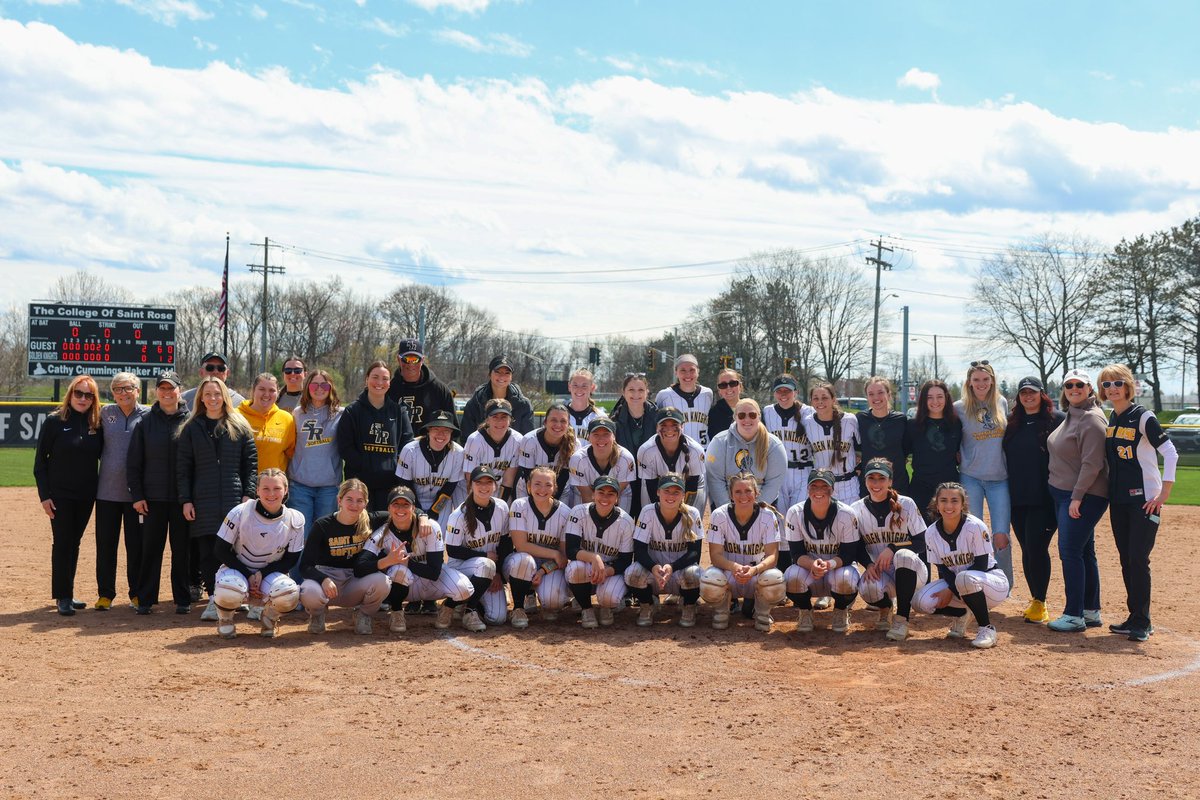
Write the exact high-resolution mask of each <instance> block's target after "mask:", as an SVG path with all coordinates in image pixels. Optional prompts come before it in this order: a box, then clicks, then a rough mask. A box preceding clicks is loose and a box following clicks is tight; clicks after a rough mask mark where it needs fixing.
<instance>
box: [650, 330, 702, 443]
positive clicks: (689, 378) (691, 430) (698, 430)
mask: <svg viewBox="0 0 1200 800" xmlns="http://www.w3.org/2000/svg"><path fill="white" fill-rule="evenodd" d="M654 405H655V406H657V407H658V408H666V407H667V406H673V407H675V408H678V409H679V410H680V411H682V412H683V419H684V423H683V434H684V436H689V437H691V438H692V439H695V440H696V441H697V442H699V443H700V444H701V445H702V446H704V447H708V413H709V411H710V410H711V409H712V405H713V392H712V389H710V388H708V387H707V386H701V385H700V361H699V360H698V359H697V358H696V357H695V356H694V355H692V354H691V353H684V354H683V355H681V356H679V358H677V359H675V383H673V384H671V385H670V386H668V387H667V388H666V389H660V390H659V392H658V394H657V395H656V396H655V398H654Z"/></svg>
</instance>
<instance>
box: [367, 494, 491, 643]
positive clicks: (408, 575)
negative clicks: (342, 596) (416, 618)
mask: <svg viewBox="0 0 1200 800" xmlns="http://www.w3.org/2000/svg"><path fill="white" fill-rule="evenodd" d="M445 555H446V553H445V544H444V542H443V539H442V529H441V527H440V526H439V525H438V524H437V523H436V522H434V521H433V520H427V521H426V524H425V525H422V524H421V519H420V518H419V517H418V516H417V514H416V495H415V493H414V492H413V490H412V489H410V488H409V487H407V486H397V487H396V488H395V489H392V491H391V492H389V493H388V519H387V521H386V522H384V524H383V525H381V526H380V527H379V528H378V529H376V530H375V531H374V532H373V533H372V534H371V538H369V539H367V541H366V543H365V544H364V545H363V549H362V553H361V554H360V555H359V558H358V563H357V564H355V574H356V575H357V574H359V573H360V572H365V573H367V574H372V575H380V576H384V575H386V576H387V579H388V580H389V581H390V588H389V591H388V595H387V597H388V605H390V606H391V608H392V611H391V614H390V615H389V617H388V627H389V628H390V629H391V630H392V632H393V633H403V632H404V631H405V630H407V629H408V623H407V620H406V619H405V616H404V602H405V601H406V600H411V601H413V602H425V601H433V600H441V599H448V600H451V601H454V602H459V603H463V602H466V601H467V600H469V599H470V598H471V595H472V594H474V592H475V587H474V586H473V585H472V584H471V580H470V579H469V578H468V577H467V576H466V575H464V574H463V573H461V572H459V571H458V570H456V569H454V568H452V567H448V566H446V565H445V564H444V560H445ZM434 627H436V628H439V629H442V630H444V629H445V628H448V627H450V623H449V621H448V620H444V619H442V616H441V615H440V614H439V616H438V619H437V620H436V621H435V622H434ZM368 632H369V631H368Z"/></svg>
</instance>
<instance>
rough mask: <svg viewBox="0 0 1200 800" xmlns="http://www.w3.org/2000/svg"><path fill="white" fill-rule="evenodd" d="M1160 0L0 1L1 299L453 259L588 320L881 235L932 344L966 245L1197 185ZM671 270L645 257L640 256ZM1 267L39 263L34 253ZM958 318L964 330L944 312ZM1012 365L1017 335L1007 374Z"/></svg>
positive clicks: (459, 283) (1063, 225)
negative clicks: (263, 265) (87, 278)
mask: <svg viewBox="0 0 1200 800" xmlns="http://www.w3.org/2000/svg"><path fill="white" fill-rule="evenodd" d="M1198 24H1200V6H1197V5H1196V4H1194V3H1185V2H1157V3H1148V4H1126V3H1116V2H1100V3H1096V2H1090V3H1083V2H1062V3H1052V4H1049V3H1032V2H1012V3H1005V4H998V3H996V4H983V3H970V4H967V3H952V2H909V3H894V2H892V3H885V2H859V3H843V4H835V3H821V2H810V3H797V2H758V3H753V4H730V3H716V2H702V1H698V0H691V1H690V2H686V3H685V2H667V1H665V0H664V2H628V1H626V0H611V2H603V3H602V2H548V1H546V0H540V1H539V0H525V1H524V2H515V1H514V0H408V1H407V2H404V0H394V1H393V2H386V3H385V2H380V1H379V0H334V1H333V2H328V3H310V2H307V1H306V0H285V2H267V1H266V0H260V2H240V0H97V1H96V2H89V1H88V0H77V2H71V1H70V0H0V270H3V273H4V274H5V276H6V278H8V280H5V281H3V282H0V284H2V285H0V302H3V303H4V304H5V305H8V304H10V303H26V302H28V301H30V300H33V299H36V298H40V297H44V296H45V292H44V291H43V287H45V286H46V285H48V284H49V283H51V282H52V281H53V279H54V278H55V277H57V276H58V275H61V274H65V273H67V272H70V271H73V270H77V269H80V268H82V269H86V270H87V271H88V272H89V273H94V274H96V275H98V276H101V277H103V278H104V279H106V280H108V281H110V282H112V283H116V284H118V285H122V286H124V287H126V288H127V289H129V290H130V291H132V292H134V294H135V295H136V296H137V297H138V298H139V299H142V298H144V299H147V300H149V299H151V298H153V297H154V296H155V295H157V294H162V293H164V292H166V291H169V290H171V289H173V288H176V287H178V286H190V285H196V284H204V285H210V286H214V287H216V286H219V283H220V270H221V267H222V262H223V257H224V243H225V234H226V232H228V233H229V234H230V236H231V240H232V242H233V252H232V256H231V262H232V264H233V266H234V276H235V277H237V276H238V275H242V274H247V273H246V272H245V269H246V268H245V266H244V265H245V264H248V263H251V262H259V261H260V259H261V246H258V247H257V248H256V247H255V246H254V243H261V242H262V240H263V238H264V237H270V238H271V240H272V241H275V242H279V243H280V244H282V245H285V246H284V247H282V248H280V249H278V250H273V251H272V255H271V258H272V263H273V264H276V263H280V264H282V265H283V266H285V267H286V268H287V274H286V276H285V277H284V278H283V279H282V280H295V279H305V278H311V279H324V278H325V277H327V276H329V275H331V274H335V273H336V274H340V275H342V276H343V277H344V279H345V280H346V282H347V284H348V285H349V286H350V287H351V288H353V289H354V290H355V291H360V292H369V293H372V294H374V293H378V294H379V295H380V296H382V295H384V294H386V293H387V292H389V291H391V290H392V289H393V288H395V287H396V286H398V285H401V284H402V283H404V282H405V281H410V280H416V281H420V282H428V283H436V284H441V285H447V286H450V287H452V288H453V289H454V290H455V291H456V292H458V293H459V294H460V295H461V296H462V297H463V298H464V299H467V300H470V301H471V302H474V303H477V304H480V305H486V306H488V307H490V308H493V309H494V310H495V311H496V313H497V314H498V315H499V317H500V318H501V320H502V322H503V324H504V325H505V327H508V328H513V329H537V330H539V331H541V332H542V333H544V334H546V335H549V336H555V337H571V338H577V339H579V340H581V341H588V340H589V339H593V338H596V337H599V336H600V335H603V334H608V333H620V332H630V333H629V336H630V337H631V338H635V339H636V338H637V337H641V336H645V335H646V329H653V328H655V327H656V326H657V327H659V328H660V329H669V328H670V327H671V326H672V325H674V324H676V323H679V322H682V321H684V320H685V317H686V313H687V309H688V308H689V307H691V306H692V305H694V304H696V303H699V302H703V301H704V300H705V299H707V298H709V297H711V296H712V295H713V294H715V293H717V292H719V291H720V289H721V287H722V286H723V285H724V283H725V281H726V280H727V279H728V276H729V274H730V272H731V270H732V269H733V267H734V265H735V264H736V263H737V261H738V260H739V259H742V258H744V257H746V256H748V255H750V254H752V253H754V252H757V251H762V250H766V249H772V248H778V247H793V248H798V249H804V250H808V251H810V252H811V253H812V254H813V255H814V256H824V255H832V256H841V257H845V258H847V259H849V260H850V261H851V262H852V263H854V264H856V265H860V266H861V267H862V268H863V269H864V271H865V270H868V269H869V267H868V265H867V264H866V262H865V260H864V259H865V257H866V256H867V255H872V254H873V253H872V252H871V247H870V245H869V243H870V242H871V241H872V240H874V239H876V238H878V237H880V236H882V237H884V241H885V243H886V244H887V245H889V246H891V247H893V249H894V252H893V254H892V255H891V257H890V258H891V260H892V261H893V262H894V269H893V270H892V271H891V272H889V273H886V274H885V275H884V279H883V280H884V286H885V292H884V294H885V300H884V303H883V306H882V307H883V312H884V319H883V322H882V324H881V327H882V329H883V330H884V331H885V333H884V334H883V335H882V336H881V343H882V345H883V346H885V347H889V348H892V349H897V350H898V349H899V336H898V335H896V334H894V333H892V332H893V331H898V330H899V325H900V323H899V319H898V313H899V309H900V307H901V306H905V305H906V306H908V307H909V309H910V314H911V329H912V332H913V333H914V335H919V336H920V337H921V341H917V342H914V343H913V345H912V347H913V352H914V355H919V354H921V353H923V352H925V351H928V350H930V349H931V347H930V345H929V344H928V340H929V337H930V336H931V335H932V334H937V335H938V336H939V345H940V347H939V350H940V355H942V357H943V358H944V359H946V360H947V361H949V362H950V364H951V366H952V368H953V369H956V370H957V369H958V368H959V367H960V366H964V365H965V363H966V361H968V360H970V359H971V358H972V357H973V356H974V355H975V352H976V348H977V345H976V344H975V342H976V339H974V338H971V337H974V336H977V335H978V331H976V330H975V327H974V325H973V323H972V319H971V313H970V311H971V310H970V304H969V302H968V300H969V297H970V296H971V293H972V290H973V285H974V280H975V273H976V271H977V270H978V268H979V266H980V264H981V263H982V262H983V260H984V259H986V258H987V257H989V256H990V255H991V254H994V253H996V252H999V251H1002V250H1003V249H1004V248H1005V247H1008V246H1010V245H1013V244H1018V245H1019V244H1020V243H1021V242H1024V241H1027V240H1028V238H1029V237H1031V236H1036V235H1038V234H1041V233H1047V232H1054V233H1058V234H1071V235H1074V234H1078V235H1080V236H1083V237H1089V238H1091V239H1093V240H1095V242H1096V243H1097V244H1098V245H1099V246H1101V247H1107V246H1111V245H1112V244H1114V243H1115V242H1116V241H1118V240H1119V239H1120V238H1121V237H1133V236H1137V235H1138V234H1140V233H1148V232H1151V231H1154V230H1158V229H1161V228H1166V227H1170V226H1171V225H1175V224H1178V223H1181V222H1183V221H1184V220H1186V219H1188V218H1190V217H1194V216H1196V215H1197V214H1198V213H1200V158H1197V157H1196V155H1195V154H1196V153H1197V152H1198V151H1200V56H1198V55H1197V48H1196V47H1195V46H1194V41H1193V32H1194V31H1195V30H1196V29H1197V27H1198ZM660 267H667V268H668V269H651V268H660ZM22 276H36V280H26V279H24V278H23V277H22ZM955 337H962V338H955ZM1003 371H1008V372H1010V373H1011V374H1012V375H1014V376H1019V375H1020V374H1024V373H1026V372H1028V368H1027V367H1024V366H1023V365H1021V364H1019V363H1016V362H1011V363H1005V364H1004V365H1003V366H1002V372H1003Z"/></svg>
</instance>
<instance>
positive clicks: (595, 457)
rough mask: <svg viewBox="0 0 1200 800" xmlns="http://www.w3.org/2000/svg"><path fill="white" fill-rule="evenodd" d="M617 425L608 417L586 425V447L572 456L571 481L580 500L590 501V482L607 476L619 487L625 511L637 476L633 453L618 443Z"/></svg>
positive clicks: (622, 506)
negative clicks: (631, 485)
mask: <svg viewBox="0 0 1200 800" xmlns="http://www.w3.org/2000/svg"><path fill="white" fill-rule="evenodd" d="M616 433H617V426H616V425H615V424H614V423H613V421H612V420H611V419H609V418H608V417H599V418H597V419H594V420H592V421H591V423H589V424H588V447H586V448H585V449H583V450H580V451H579V452H578V453H576V454H575V455H574V456H572V458H571V484H572V485H573V486H574V487H575V491H577V492H578V493H579V497H580V498H581V502H584V503H590V502H591V501H592V484H593V483H594V482H595V481H596V478H598V477H600V476H601V475H607V476H609V477H611V478H612V479H613V480H615V481H616V482H617V485H618V486H620V487H621V489H620V491H621V508H622V510H625V511H626V513H628V509H629V504H630V499H631V497H632V496H633V490H632V489H631V488H630V484H631V483H632V482H633V481H634V480H635V479H636V477H637V463H636V462H635V461H634V458H633V454H632V453H630V452H629V451H628V450H626V449H625V448H624V447H621V445H619V444H617V439H616Z"/></svg>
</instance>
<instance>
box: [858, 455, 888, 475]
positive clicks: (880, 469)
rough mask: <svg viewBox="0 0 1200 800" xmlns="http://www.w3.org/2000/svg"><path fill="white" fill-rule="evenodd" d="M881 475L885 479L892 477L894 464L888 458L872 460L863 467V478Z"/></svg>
mask: <svg viewBox="0 0 1200 800" xmlns="http://www.w3.org/2000/svg"><path fill="white" fill-rule="evenodd" d="M871 474H879V475H882V476H884V477H885V478H890V477H892V462H890V461H888V460H887V459H886V458H872V459H871V460H870V461H868V462H867V463H866V464H865V465H864V466H863V477H864V478H865V477H866V476H868V475H871Z"/></svg>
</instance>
